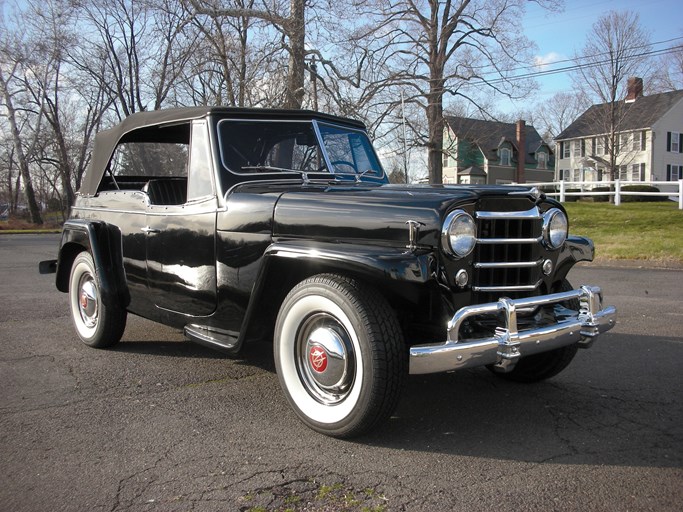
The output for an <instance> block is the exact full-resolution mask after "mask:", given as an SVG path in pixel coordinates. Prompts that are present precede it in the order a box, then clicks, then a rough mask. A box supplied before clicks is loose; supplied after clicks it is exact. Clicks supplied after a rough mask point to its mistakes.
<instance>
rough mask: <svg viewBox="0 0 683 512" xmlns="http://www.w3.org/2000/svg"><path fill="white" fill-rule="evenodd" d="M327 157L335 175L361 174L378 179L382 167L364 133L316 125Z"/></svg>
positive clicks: (322, 124) (338, 127) (321, 124)
mask: <svg viewBox="0 0 683 512" xmlns="http://www.w3.org/2000/svg"><path fill="white" fill-rule="evenodd" d="M318 130H319V131H320V136H321V137H322V139H323V144H324V146H325V151H326V152H327V157H328V158H329V160H330V165H331V166H332V170H331V172H333V173H335V174H362V175H365V176H373V177H378V176H381V175H382V167H381V166H380V164H379V161H378V160H377V156H376V155H375V150H374V149H373V147H372V144H371V143H370V140H369V139H368V136H367V135H366V134H365V132H362V131H358V130H353V129H350V128H344V127H340V126H332V125H328V124H324V123H320V124H318Z"/></svg>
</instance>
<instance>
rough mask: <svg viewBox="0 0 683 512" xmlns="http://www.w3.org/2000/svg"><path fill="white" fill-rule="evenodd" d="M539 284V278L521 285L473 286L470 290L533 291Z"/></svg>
mask: <svg viewBox="0 0 683 512" xmlns="http://www.w3.org/2000/svg"><path fill="white" fill-rule="evenodd" d="M539 286H541V280H539V281H537V282H536V284H527V285H523V286H473V287H472V291H475V292H533V291H534V290H535V289H536V288H538V287H539Z"/></svg>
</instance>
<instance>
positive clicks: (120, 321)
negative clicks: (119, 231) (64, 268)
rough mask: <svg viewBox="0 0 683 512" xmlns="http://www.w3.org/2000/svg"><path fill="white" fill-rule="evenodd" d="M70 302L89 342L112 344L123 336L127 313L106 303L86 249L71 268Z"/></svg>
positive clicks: (75, 320) (78, 327)
mask: <svg viewBox="0 0 683 512" xmlns="http://www.w3.org/2000/svg"><path fill="white" fill-rule="evenodd" d="M69 303H70V306H71V320H72V321H73V324H74V327H75V328H76V332H77V333H78V336H79V338H81V341H83V343H85V344H86V345H89V346H91V347H96V348H106V347H111V346H112V345H114V344H115V343H117V342H118V341H119V340H120V339H121V336H123V331H124V329H125V328H126V316H127V312H126V310H125V309H122V308H118V307H113V306H107V305H105V304H104V302H103V301H102V293H101V290H100V285H99V281H98V279H97V274H96V272H95V264H94V263H93V259H92V256H91V255H90V254H89V253H87V252H81V253H80V254H79V255H78V256H76V259H75V260H74V263H73V266H72V267H71V277H70V278H69Z"/></svg>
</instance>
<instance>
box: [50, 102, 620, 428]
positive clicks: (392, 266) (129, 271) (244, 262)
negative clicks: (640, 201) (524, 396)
mask: <svg viewBox="0 0 683 512" xmlns="http://www.w3.org/2000/svg"><path fill="white" fill-rule="evenodd" d="M567 230H568V222H567V216H566V213H565V211H564V209H563V207H562V206H561V205H560V204H559V203H557V202H555V201H553V200H550V199H546V198H545V197H544V196H543V195H542V194H540V193H539V192H538V191H537V190H536V189H530V188H527V187H522V186H516V187H510V186H505V187H500V186H428V185H422V186H420V185H418V186H415V185H413V186H410V185H389V184H388V180H387V176H386V174H385V172H384V171H383V170H382V167H381V165H380V162H379V160H378V158H377V155H376V153H375V151H374V149H373V147H372V144H371V143H370V140H369V139H368V136H367V134H366V131H365V128H364V126H363V125H362V124H361V123H359V122H356V121H352V120H349V119H343V118H339V117H333V116H329V115H323V114H320V113H315V112H307V111H284V110H253V109H232V108H203V107H198V108H187V109H177V110H164V111H157V112H144V113H139V114H135V115H133V116H131V117H129V118H127V119H126V120H124V121H123V122H122V123H121V124H119V125H118V126H115V127H114V128H112V129H110V130H107V131H105V132H102V133H100V134H99V135H98V137H97V139H96V143H95V148H94V152H93V156H92V164H91V166H90V168H89V170H88V172H87V173H86V176H85V178H84V181H83V184H82V187H81V190H80V192H79V194H78V197H77V199H76V203H75V205H74V207H73V209H72V212H71V217H70V219H69V220H68V221H67V222H66V223H65V224H64V230H63V233H62V240H61V243H60V246H59V257H58V259H57V260H53V261H47V262H42V263H41V269H42V271H43V272H51V271H53V272H56V273H57V276H56V284H57V288H58V289H59V290H60V291H63V292H66V293H68V295H69V303H70V307H71V316H72V319H73V324H74V326H75V329H76V332H77V334H78V336H79V337H80V338H81V340H82V341H83V342H85V343H86V344H88V345H90V346H93V347H100V348H102V347H110V346H112V345H114V344H115V343H117V342H118V341H119V340H120V338H121V336H122V334H123V332H124V328H125V325H126V316H127V315H128V313H133V314H136V315H140V316H143V317H146V318H149V319H151V320H154V321H157V322H160V323H163V324H167V325H171V326H176V327H179V328H182V329H183V330H184V332H185V335H186V336H187V337H188V338H189V339H191V340H194V341H196V342H199V343H202V344H204V345H207V346H209V347H212V348H216V349H220V350H223V351H225V352H227V353H230V354H236V353H238V352H239V351H240V349H241V348H242V347H243V346H244V345H245V344H247V343H250V342H252V341H253V340H258V339H264V340H273V350H274V357H275V365H276V368H277V374H278V377H279V379H280V383H281V385H282V388H283V390H284V393H285V395H286V397H287V399H288V400H289V402H290V403H291V405H292V408H293V409H294V411H295V412H296V413H297V415H298V416H299V417H300V418H301V419H302V420H303V422H304V423H306V424H307V425H308V426H310V427H311V428H313V429H315V430H317V431H319V432H322V433H325V434H328V435H331V436H338V437H350V436H355V435H359V434H362V433H363V432H367V431H368V430H370V429H372V428H374V427H376V426H377V425H378V424H380V423H381V422H382V421H383V420H385V419H386V418H388V417H389V416H390V415H391V413H392V411H393V410H394V408H395V406H396V404H397V402H398V399H399V396H400V392H401V389H402V386H403V384H404V382H405V380H406V376H407V375H408V374H409V373H413V374H421V373H433V372H444V371H451V370H458V369H462V368H468V367H474V366H486V367H488V368H489V369H490V370H491V371H493V372H495V373H496V374H497V375H500V376H501V377H504V378H507V379H512V380H517V381H537V380H541V379H547V378H549V377H552V376H554V375H556V374H557V373H558V372H560V371H562V370H563V369H564V368H565V367H566V366H567V365H568V364H569V362H570V361H571V360H572V358H573V357H574V354H575V353H576V351H577V349H578V348H580V347H588V346H590V344H591V342H592V341H593V340H594V339H595V338H596V337H597V336H598V335H599V334H601V333H603V332H605V331H607V330H609V329H611V328H612V327H613V326H614V323H615V319H616V310H615V308H614V307H612V306H603V303H602V294H601V292H600V289H599V288H597V287H594V286H581V287H579V288H576V289H575V288H573V287H572V286H570V284H569V283H568V281H567V273H568V272H569V270H570V269H571V268H572V266H573V265H574V264H575V263H576V262H577V261H589V260H591V259H592V258H593V244H592V242H591V241H590V240H588V239H586V238H581V237H575V236H573V237H572V236H568V234H567ZM482 406H483V405H482ZM501 421H503V422H504V419H501Z"/></svg>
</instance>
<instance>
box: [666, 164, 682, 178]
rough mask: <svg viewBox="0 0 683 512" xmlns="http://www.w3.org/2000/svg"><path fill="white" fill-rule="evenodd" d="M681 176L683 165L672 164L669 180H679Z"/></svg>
mask: <svg viewBox="0 0 683 512" xmlns="http://www.w3.org/2000/svg"><path fill="white" fill-rule="evenodd" d="M681 178H683V165H672V166H671V177H670V178H669V181H678V180H680V179H681Z"/></svg>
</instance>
